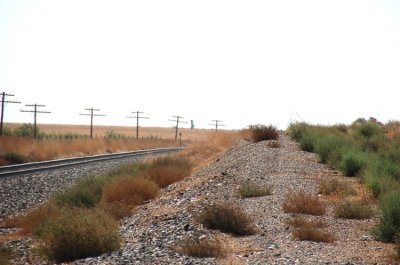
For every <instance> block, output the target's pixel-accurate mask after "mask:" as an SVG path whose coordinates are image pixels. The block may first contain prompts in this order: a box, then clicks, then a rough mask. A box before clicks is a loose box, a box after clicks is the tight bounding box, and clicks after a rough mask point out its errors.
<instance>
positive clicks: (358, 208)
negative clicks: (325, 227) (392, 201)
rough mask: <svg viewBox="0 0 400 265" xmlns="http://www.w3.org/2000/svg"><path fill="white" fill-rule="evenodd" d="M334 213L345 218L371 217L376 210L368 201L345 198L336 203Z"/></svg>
mask: <svg viewBox="0 0 400 265" xmlns="http://www.w3.org/2000/svg"><path fill="white" fill-rule="evenodd" d="M334 213H335V216H336V217H339V218H345V219H369V218H371V217H373V216H374V210H373V208H372V207H371V205H370V204H369V203H368V202H367V201H363V200H358V201H350V200H344V201H342V202H339V203H338V204H336V206H335V209H334Z"/></svg>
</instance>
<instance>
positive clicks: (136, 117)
mask: <svg viewBox="0 0 400 265" xmlns="http://www.w3.org/2000/svg"><path fill="white" fill-rule="evenodd" d="M131 113H136V116H128V117H127V118H131V119H136V139H138V138H139V119H148V118H149V117H141V116H140V114H143V112H141V111H132V112H131Z"/></svg>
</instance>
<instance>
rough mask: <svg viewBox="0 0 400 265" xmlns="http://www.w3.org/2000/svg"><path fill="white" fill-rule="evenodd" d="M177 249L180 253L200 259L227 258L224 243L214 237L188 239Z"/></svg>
mask: <svg viewBox="0 0 400 265" xmlns="http://www.w3.org/2000/svg"><path fill="white" fill-rule="evenodd" d="M175 249H176V250H177V252H179V253H183V254H186V255H189V256H191V257H198V258H210V257H211V258H223V257H225V256H226V250H225V249H224V246H223V243H222V242H221V240H218V239H217V238H216V237H214V236H209V237H206V238H202V239H200V238H198V237H196V238H192V239H188V240H185V241H184V242H182V243H180V244H179V245H177V246H176V247H175Z"/></svg>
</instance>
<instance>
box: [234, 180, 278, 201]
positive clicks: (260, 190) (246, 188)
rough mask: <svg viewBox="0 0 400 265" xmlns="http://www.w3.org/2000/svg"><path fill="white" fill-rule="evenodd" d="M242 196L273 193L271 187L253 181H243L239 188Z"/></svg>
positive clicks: (248, 196)
mask: <svg viewBox="0 0 400 265" xmlns="http://www.w3.org/2000/svg"><path fill="white" fill-rule="evenodd" d="M238 192H239V195H240V197H241V198H250V197H261V196H268V195H271V194H272V188H271V187H262V186H260V185H258V184H256V183H254V182H252V181H246V182H244V183H242V184H241V185H240V187H239V189H238Z"/></svg>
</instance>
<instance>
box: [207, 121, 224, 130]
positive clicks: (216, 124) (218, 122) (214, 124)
mask: <svg viewBox="0 0 400 265" xmlns="http://www.w3.org/2000/svg"><path fill="white" fill-rule="evenodd" d="M211 121H212V122H214V123H209V124H208V125H212V126H215V132H218V127H222V126H225V125H223V124H220V122H222V121H220V120H211Z"/></svg>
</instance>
